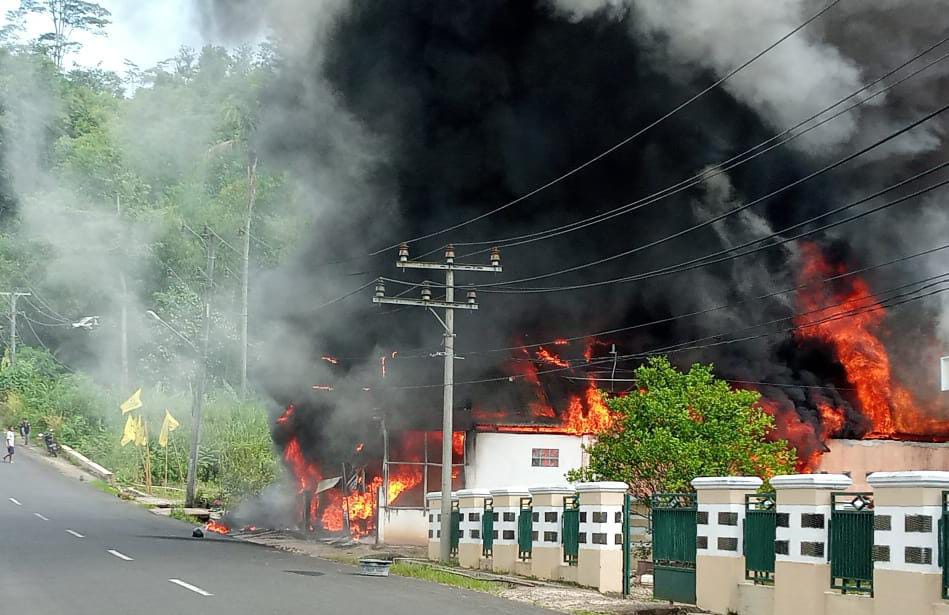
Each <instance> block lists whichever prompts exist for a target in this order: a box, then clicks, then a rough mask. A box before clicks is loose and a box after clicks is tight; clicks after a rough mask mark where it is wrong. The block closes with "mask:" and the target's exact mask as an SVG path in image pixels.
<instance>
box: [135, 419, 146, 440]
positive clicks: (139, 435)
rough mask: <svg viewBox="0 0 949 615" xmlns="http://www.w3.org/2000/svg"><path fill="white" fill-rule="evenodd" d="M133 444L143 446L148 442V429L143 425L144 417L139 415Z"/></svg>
mask: <svg viewBox="0 0 949 615" xmlns="http://www.w3.org/2000/svg"><path fill="white" fill-rule="evenodd" d="M135 444H136V445H138V446H145V445H147V444H148V431H147V429H146V427H145V417H143V416H141V415H139V417H138V429H137V430H136V434H135Z"/></svg>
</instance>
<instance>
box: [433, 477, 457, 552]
mask: <svg viewBox="0 0 949 615" xmlns="http://www.w3.org/2000/svg"><path fill="white" fill-rule="evenodd" d="M457 498H458V494H456V493H454V492H452V494H451V499H453V500H455V499H457ZM441 500H442V492H441V491H434V492H430V493H427V494H425V504H426V508H427V509H428V559H435V560H437V559H438V558H439V557H440V555H441V554H440V553H439V551H438V549H439V546H438V545H439V543H440V542H441V536H442V526H441V522H442V512H441ZM445 540H451V537H449V536H446V537H445Z"/></svg>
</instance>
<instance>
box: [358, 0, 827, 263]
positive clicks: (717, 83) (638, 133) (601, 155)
mask: <svg viewBox="0 0 949 615" xmlns="http://www.w3.org/2000/svg"><path fill="white" fill-rule="evenodd" d="M838 2H840V0H832V1H831V2H830V3H829V4H828V5H827V6H825V7H824V8H823V9H821V10H820V11H818V12H817V13H815V14H814V15H812V16H811V17H810V18H808V19H807V20H806V21H804V22H803V23H802V24H800V25H798V26H797V27H795V28H794V29H793V30H791V31H790V32H788V33H787V34H785V35H784V36H782V37H781V38H779V39H778V40H777V41H775V42H773V43H771V44H770V45H769V46H767V47H765V48H764V49H763V50H761V51H759V52H758V53H757V54H755V55H754V56H752V57H751V58H749V59H748V60H746V61H745V62H744V63H742V64H740V65H739V66H738V67H736V68H734V69H732V70H731V71H730V72H728V73H726V74H725V75H724V76H723V77H721V78H719V79H718V80H717V81H715V82H714V83H712V84H711V85H709V86H708V87H706V88H705V89H704V90H702V91H700V92H699V93H697V94H695V95H693V96H692V97H691V98H689V99H687V100H686V101H684V102H682V103H680V104H679V105H678V106H677V107H675V108H674V109H672V110H671V111H669V112H667V113H666V114H665V115H663V116H661V117H659V118H658V119H656V120H653V121H652V122H651V123H649V124H647V125H646V126H644V127H643V128H640V129H639V130H637V131H636V132H635V133H633V134H632V135H630V136H628V137H626V138H625V139H623V140H622V141H619V142H618V143H616V144H615V145H613V146H611V147H610V148H608V149H606V150H604V151H602V152H600V153H599V154H597V155H596V156H594V157H593V158H590V159H589V160H587V161H586V162H583V163H582V164H580V165H579V166H576V167H574V168H573V169H571V170H569V171H567V172H566V173H563V174H561V175H559V176H557V177H555V178H554V179H552V180H550V181H548V182H547V183H545V184H542V185H540V186H538V187H537V188H534V189H533V190H531V191H530V192H527V193H525V194H522V195H521V196H519V197H517V198H515V199H512V200H510V201H508V202H507V203H504V204H503V205H500V206H498V207H495V208H494V209H492V210H490V211H487V212H485V213H483V214H479V215H477V216H475V217H473V218H469V219H468V220H465V221H463V222H459V223H457V224H454V225H451V226H448V227H446V228H443V229H441V230H438V231H434V232H431V233H426V234H424V235H419V236H417V237H414V238H412V239H409V240H407V241H406V242H405V243H415V242H418V241H422V240H424V239H430V238H431V237H435V236H437V235H442V234H444V233H448V232H450V231H454V230H456V229H459V228H461V227H464V226H467V225H469V224H472V223H474V222H477V221H479V220H483V219H485V218H487V217H489V216H493V215H494V214H496V213H498V212H501V211H504V210H505V209H508V208H509V207H512V206H514V205H516V204H518V203H520V202H521V201H524V200H526V199H529V198H530V197H532V196H534V195H535V194H538V193H539V192H542V191H543V190H546V189H547V188H550V187H551V186H554V185H556V184H558V183H560V182H561V181H563V180H565V179H567V178H568V177H570V176H572V175H574V174H576V173H578V172H580V171H582V170H583V169H585V168H586V167H588V166H590V165H592V164H594V163H595V162H597V161H599V160H601V159H603V158H605V157H606V156H608V155H610V154H611V153H613V152H614V151H616V150H618V149H620V148H621V147H623V146H624V145H626V144H628V143H630V142H631V141H633V140H635V139H637V138H638V137H640V136H641V135H643V134H645V133H646V132H648V131H649V130H651V129H652V128H654V127H655V126H657V125H659V124H660V123H662V122H664V121H665V120H667V119H669V118H670V117H672V116H673V115H675V114H676V113H678V112H679V111H681V110H682V109H684V108H686V107H688V106H689V105H691V104H692V103H693V102H695V101H696V100H698V99H699V98H701V97H702V96H704V95H705V94H707V93H708V92H710V91H712V90H714V89H715V88H717V87H718V86H720V85H721V84H723V83H725V82H726V81H728V80H729V79H731V78H732V77H733V76H735V75H736V74H738V73H739V72H741V71H742V70H744V69H745V68H746V67H747V66H748V65H750V64H752V63H753V62H755V61H756V60H758V59H759V58H761V57H762V56H764V55H765V54H767V53H768V52H769V51H771V50H772V49H774V48H775V47H777V46H778V45H780V44H781V43H783V42H784V41H785V40H787V39H788V38H790V37H792V36H793V35H794V34H796V33H797V32H798V31H800V30H801V29H803V28H805V27H806V26H808V25H809V24H810V23H811V22H813V21H814V20H816V19H818V18H819V17H820V16H821V15H823V14H824V13H826V12H827V11H829V10H830V9H831V8H833V7H834V6H836V5H837V3H838ZM398 246H399V244H398V243H397V244H393V245H391V246H387V247H385V248H382V249H380V250H376V251H375V252H371V253H370V256H376V255H378V254H381V253H383V252H387V251H389V250H392V249H395V248H397V247H398Z"/></svg>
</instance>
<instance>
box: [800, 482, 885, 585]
mask: <svg viewBox="0 0 949 615" xmlns="http://www.w3.org/2000/svg"><path fill="white" fill-rule="evenodd" d="M802 524H803V521H802ZM828 534H829V542H830V544H829V545H828V549H827V550H828V552H829V555H830V586H831V587H832V588H833V589H839V590H840V591H841V592H843V593H845V594H846V593H848V592H870V593H871V594H872V592H873V494H872V493H834V494H831V512H830V532H828ZM804 545H805V543H802V544H801V552H802V553H803V552H804V548H805V547H804Z"/></svg>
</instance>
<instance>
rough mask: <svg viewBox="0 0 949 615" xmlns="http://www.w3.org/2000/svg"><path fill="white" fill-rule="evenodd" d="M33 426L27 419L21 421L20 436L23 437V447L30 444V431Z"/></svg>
mask: <svg viewBox="0 0 949 615" xmlns="http://www.w3.org/2000/svg"><path fill="white" fill-rule="evenodd" d="M31 429H32V425H30V421H29V420H27V419H23V420H22V421H20V436H22V437H23V446H28V445H29V444H30V430H31Z"/></svg>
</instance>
